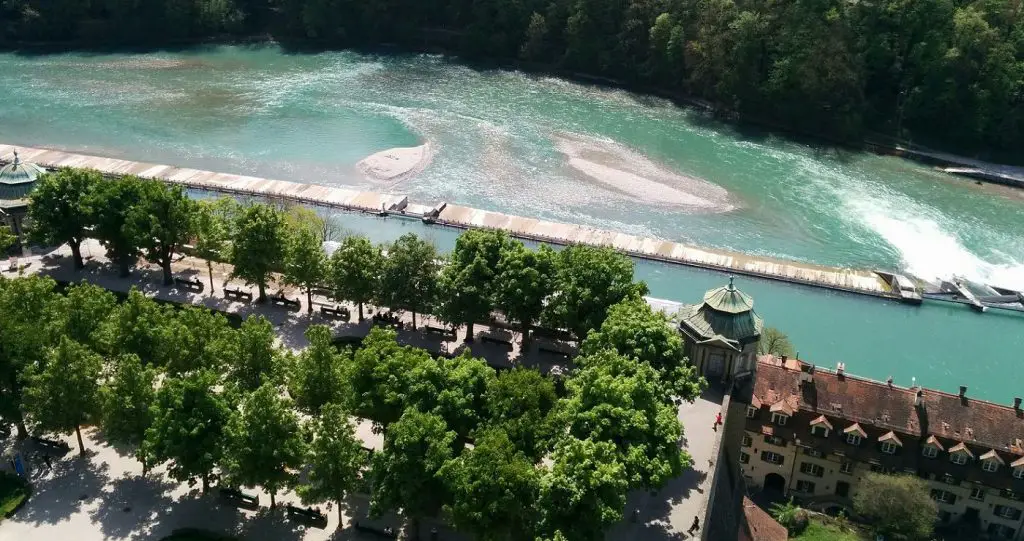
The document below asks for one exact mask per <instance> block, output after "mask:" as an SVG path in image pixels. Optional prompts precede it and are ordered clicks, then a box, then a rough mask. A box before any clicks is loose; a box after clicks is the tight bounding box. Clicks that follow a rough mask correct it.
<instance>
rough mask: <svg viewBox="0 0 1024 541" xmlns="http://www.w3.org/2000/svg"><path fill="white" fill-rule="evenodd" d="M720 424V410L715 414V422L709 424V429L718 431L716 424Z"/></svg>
mask: <svg viewBox="0 0 1024 541" xmlns="http://www.w3.org/2000/svg"><path fill="white" fill-rule="evenodd" d="M720 424H722V412H718V413H717V414H715V424H713V425H711V430H714V431H715V432H718V425H720Z"/></svg>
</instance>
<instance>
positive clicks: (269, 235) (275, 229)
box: [231, 204, 287, 303]
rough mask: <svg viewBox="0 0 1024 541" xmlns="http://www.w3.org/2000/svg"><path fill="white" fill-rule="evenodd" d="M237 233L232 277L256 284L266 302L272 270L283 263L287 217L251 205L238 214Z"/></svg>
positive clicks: (262, 299)
mask: <svg viewBox="0 0 1024 541" xmlns="http://www.w3.org/2000/svg"><path fill="white" fill-rule="evenodd" d="M234 233H235V235H234V238H233V239H232V249H231V264H232V265H234V271H232V273H231V277H232V278H241V279H242V280H245V282H246V283H247V284H256V286H257V288H258V289H259V298H258V301H259V302H261V303H262V302H266V301H267V282H268V281H269V279H270V273H271V271H273V270H275V269H279V268H280V267H281V266H282V264H283V263H284V256H285V253H286V240H287V230H286V229H285V221H284V217H283V216H282V215H281V213H280V212H279V211H278V210H276V209H275V208H273V207H271V206H268V205H263V204H255V205H251V206H249V207H246V208H245V209H243V210H242V211H241V212H240V213H239V215H238V217H237V221H236V223H235V231H234Z"/></svg>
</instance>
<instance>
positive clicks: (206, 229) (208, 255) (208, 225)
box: [195, 197, 239, 295]
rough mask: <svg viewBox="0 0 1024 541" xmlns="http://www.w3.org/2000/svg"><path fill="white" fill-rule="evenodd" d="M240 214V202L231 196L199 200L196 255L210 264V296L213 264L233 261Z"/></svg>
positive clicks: (214, 291)
mask: <svg viewBox="0 0 1024 541" xmlns="http://www.w3.org/2000/svg"><path fill="white" fill-rule="evenodd" d="M238 212H239V206H238V203H237V202H236V201H235V200H234V199H232V198H230V197H218V198H217V199H204V200H202V201H199V203H198V207H197V209H196V214H195V237H196V240H195V243H196V245H195V248H196V255H197V256H198V257H199V258H201V259H203V260H205V261H206V271H207V273H208V274H209V276H210V295H213V294H214V293H216V290H215V289H214V287H213V263H214V262H215V261H225V260H227V259H230V257H229V256H230V253H229V250H230V248H231V239H232V238H233V237H234V226H235V222H236V220H237V215H238Z"/></svg>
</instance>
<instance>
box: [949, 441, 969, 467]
mask: <svg viewBox="0 0 1024 541" xmlns="http://www.w3.org/2000/svg"><path fill="white" fill-rule="evenodd" d="M972 458H974V455H973V454H971V450H970V449H968V448H967V446H966V445H964V442H960V443H958V444H956V445H954V446H952V447H950V448H949V461H950V462H952V463H953V464H956V465H957V466H963V465H964V464H967V462H968V461H969V460H970V459H972Z"/></svg>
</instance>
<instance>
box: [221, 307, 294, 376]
mask: <svg viewBox="0 0 1024 541" xmlns="http://www.w3.org/2000/svg"><path fill="white" fill-rule="evenodd" d="M229 336H230V339H229V341H228V342H227V343H225V344H223V346H222V347H224V348H225V349H226V351H224V352H222V353H221V355H223V356H224V358H225V359H227V360H228V363H229V367H228V379H229V381H231V382H233V383H234V384H235V385H237V386H238V388H239V389H241V390H243V391H255V390H256V389H258V388H260V386H262V385H263V384H264V383H267V382H270V383H277V382H278V381H280V378H281V377H282V376H283V375H284V374H283V373H282V370H283V368H284V366H283V364H282V362H281V352H280V351H279V350H278V348H277V346H276V345H275V340H276V339H277V335H276V334H275V333H274V326H273V325H271V324H270V322H269V321H267V318H265V317H263V316H261V315H252V316H249V317H248V318H246V319H245V321H243V322H242V326H241V327H240V328H239V329H238V331H237V332H235V333H232V334H231V335H229Z"/></svg>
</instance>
